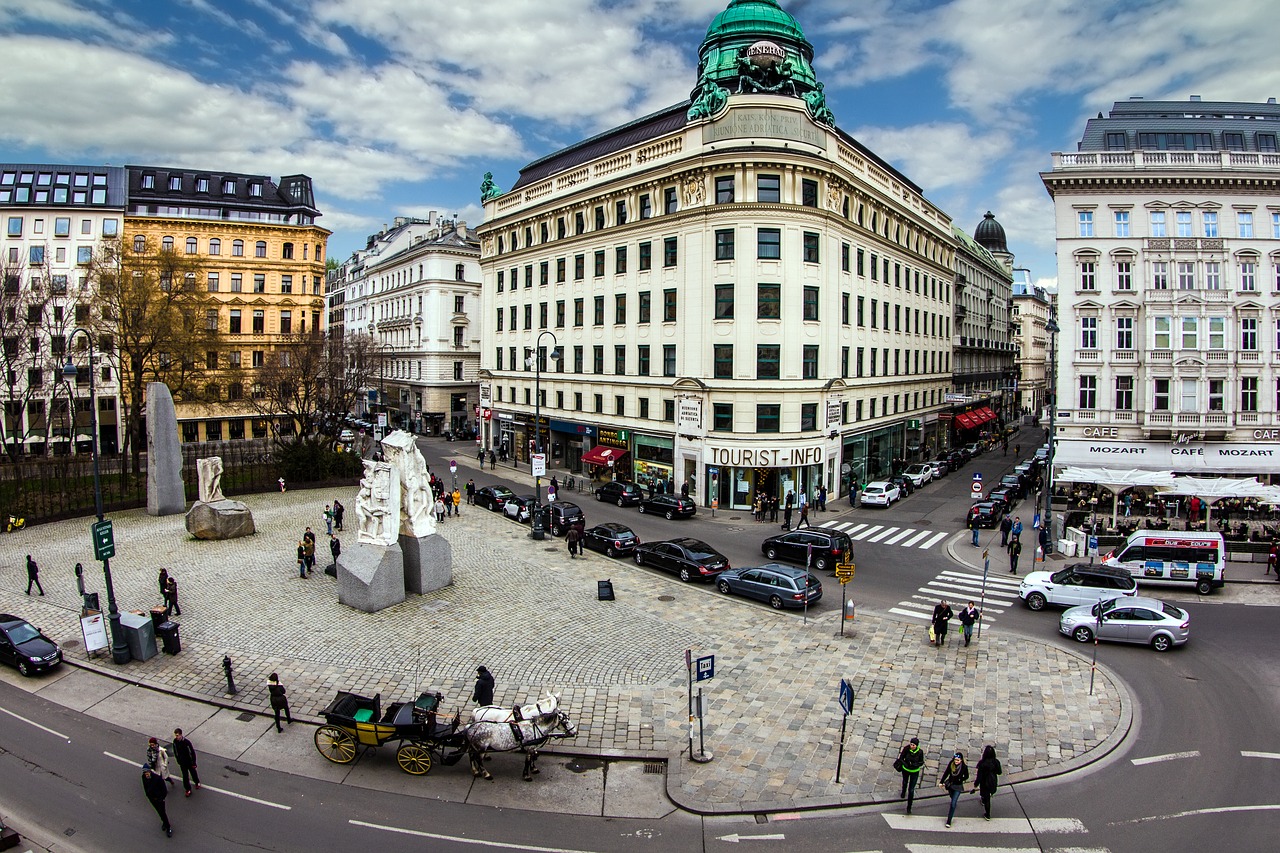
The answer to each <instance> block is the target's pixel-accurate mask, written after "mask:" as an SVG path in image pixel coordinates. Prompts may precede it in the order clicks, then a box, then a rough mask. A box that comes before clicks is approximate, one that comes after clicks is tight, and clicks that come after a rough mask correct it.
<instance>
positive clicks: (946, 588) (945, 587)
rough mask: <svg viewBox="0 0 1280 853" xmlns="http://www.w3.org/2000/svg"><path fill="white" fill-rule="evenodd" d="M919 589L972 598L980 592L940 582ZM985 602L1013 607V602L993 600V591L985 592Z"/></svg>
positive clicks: (969, 587)
mask: <svg viewBox="0 0 1280 853" xmlns="http://www.w3.org/2000/svg"><path fill="white" fill-rule="evenodd" d="M920 589H921V590H922V591H923V590H934V591H937V592H939V593H941V594H943V595H948V594H953V593H960V594H962V595H974V596H976V595H978V593H979V592H980V590H979V589H977V588H975V587H971V586H963V585H961V584H955V583H944V582H942V581H929V582H928V583H927V584H925V585H924V586H922V587H921V588H920ZM994 592H998V591H994ZM976 600H977V599H975V601H976ZM987 602H988V603H991V602H994V603H996V604H1003V605H1004V606H1005V607H1011V606H1013V602H1012V601H1010V600H1007V599H1003V598H995V597H994V596H993V590H987Z"/></svg>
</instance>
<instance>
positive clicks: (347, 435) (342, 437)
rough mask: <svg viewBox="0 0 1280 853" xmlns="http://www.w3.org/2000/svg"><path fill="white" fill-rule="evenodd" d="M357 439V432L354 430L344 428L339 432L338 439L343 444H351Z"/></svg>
mask: <svg viewBox="0 0 1280 853" xmlns="http://www.w3.org/2000/svg"><path fill="white" fill-rule="evenodd" d="M355 440H356V434H355V432H354V431H353V430H349V429H344V430H343V431H342V432H340V433H338V441H339V442H341V443H342V444H350V443H351V442H353V441H355Z"/></svg>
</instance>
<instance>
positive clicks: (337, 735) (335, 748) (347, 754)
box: [315, 726, 356, 764]
mask: <svg viewBox="0 0 1280 853" xmlns="http://www.w3.org/2000/svg"><path fill="white" fill-rule="evenodd" d="M315 741H316V749H318V750H319V751H320V754H321V755H323V756H324V757H325V758H327V759H329V760H330V761H332V762H333V763H334V764H350V763H351V762H353V761H355V760H356V739H355V738H354V737H352V736H351V733H350V732H348V731H346V730H344V729H340V728H338V727H337V726H321V727H320V728H318V729H316V734H315Z"/></svg>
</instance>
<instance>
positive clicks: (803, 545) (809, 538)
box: [760, 530, 853, 571]
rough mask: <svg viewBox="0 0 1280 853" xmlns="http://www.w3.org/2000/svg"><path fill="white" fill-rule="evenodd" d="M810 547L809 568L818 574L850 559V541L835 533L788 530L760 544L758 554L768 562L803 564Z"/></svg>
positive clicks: (843, 535)
mask: <svg viewBox="0 0 1280 853" xmlns="http://www.w3.org/2000/svg"><path fill="white" fill-rule="evenodd" d="M810 548H812V549H813V551H812V554H813V556H812V558H811V561H810V563H809V565H811V566H812V567H813V568H815V569H820V570H822V571H828V570H831V571H834V570H835V567H836V564H837V563H845V562H849V561H851V560H852V559H853V540H851V539H850V538H849V537H848V535H846V534H844V533H841V532H839V531H837V530H792V531H791V532H790V533H783V534H781V535H780V536H770V537H769V538H768V539H766V540H764V541H763V542H761V543H760V553H762V554H764V555H765V556H766V557H768V558H769V559H770V560H786V561H787V562H789V563H803V562H804V561H805V557H806V555H808V554H809V553H810V550H809V549H810Z"/></svg>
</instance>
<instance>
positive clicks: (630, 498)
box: [596, 480, 644, 506]
mask: <svg viewBox="0 0 1280 853" xmlns="http://www.w3.org/2000/svg"><path fill="white" fill-rule="evenodd" d="M596 500H598V501H609V502H611V503H616V504H617V505H618V506H635V505H637V504H639V503H640V502H641V501H643V500H644V492H642V491H640V487H639V486H637V485H636V484H635V483H628V482H627V481H626V480H615V481H613V482H612V483H605V484H604V485H603V486H601V487H600V488H598V489H596Z"/></svg>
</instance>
